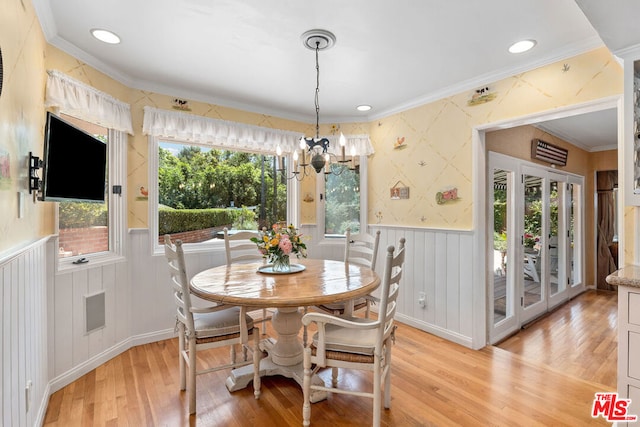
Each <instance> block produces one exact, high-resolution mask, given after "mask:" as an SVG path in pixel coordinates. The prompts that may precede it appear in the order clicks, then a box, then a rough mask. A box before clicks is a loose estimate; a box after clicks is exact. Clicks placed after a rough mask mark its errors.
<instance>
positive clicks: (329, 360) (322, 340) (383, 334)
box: [302, 238, 405, 427]
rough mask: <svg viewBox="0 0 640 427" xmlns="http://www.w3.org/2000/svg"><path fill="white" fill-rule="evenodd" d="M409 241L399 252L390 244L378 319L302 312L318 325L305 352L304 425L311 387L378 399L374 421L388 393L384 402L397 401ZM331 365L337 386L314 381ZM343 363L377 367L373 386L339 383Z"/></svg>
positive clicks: (306, 320) (305, 319) (361, 367)
mask: <svg viewBox="0 0 640 427" xmlns="http://www.w3.org/2000/svg"><path fill="white" fill-rule="evenodd" d="M404 245H405V239H404V238H402V239H400V245H399V249H398V251H397V252H396V251H395V248H394V247H393V246H389V247H388V248H387V256H386V258H385V267H384V274H383V276H382V283H381V297H380V311H379V313H378V318H377V319H376V320H373V319H363V318H357V317H351V318H344V317H338V316H333V315H329V314H325V313H307V314H305V315H304V316H303V317H302V323H303V324H304V325H305V326H307V327H308V326H309V325H310V324H312V323H313V324H315V325H316V326H317V332H316V333H315V334H314V336H313V339H312V342H311V344H310V345H309V346H307V347H306V348H305V349H304V353H303V367H304V377H303V386H302V390H303V406H302V418H303V422H302V425H304V426H308V425H310V422H311V402H310V398H311V390H321V391H326V392H329V393H339V394H351V395H356V396H362V397H369V398H372V399H373V426H374V427H379V426H380V418H381V412H382V403H383V397H384V407H385V408H389V407H390V406H391V345H392V343H393V341H394V340H395V329H396V326H395V324H394V316H395V313H396V300H397V298H398V292H399V290H400V279H401V278H402V269H403V265H404V259H405V247H404ZM313 365H315V367H313V369H312V366H313ZM327 367H330V368H331V369H332V375H331V387H327V386H326V385H313V384H311V376H312V375H314V374H315V373H317V371H318V370H320V369H323V368H327ZM339 368H346V369H359V370H366V371H372V372H373V390H370V391H367V390H357V389H354V387H353V382H351V381H346V380H345V381H344V385H343V386H341V387H338V385H339V382H338V369H339ZM347 383H348V384H347ZM383 394H384V396H383Z"/></svg>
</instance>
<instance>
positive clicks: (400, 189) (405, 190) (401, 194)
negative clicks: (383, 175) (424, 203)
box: [389, 181, 409, 200]
mask: <svg viewBox="0 0 640 427" xmlns="http://www.w3.org/2000/svg"><path fill="white" fill-rule="evenodd" d="M401 184H402V185H401ZM389 193H390V196H391V200H400V199H408V198H409V187H407V186H405V185H404V183H403V182H402V181H398V182H396V185H394V186H393V187H391V188H390V189H389Z"/></svg>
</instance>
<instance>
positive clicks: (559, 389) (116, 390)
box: [44, 291, 616, 427]
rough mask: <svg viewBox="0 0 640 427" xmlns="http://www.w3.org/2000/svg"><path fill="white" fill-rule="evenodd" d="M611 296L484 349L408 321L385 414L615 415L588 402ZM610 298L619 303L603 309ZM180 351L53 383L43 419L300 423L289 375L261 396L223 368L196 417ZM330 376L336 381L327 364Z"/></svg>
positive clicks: (544, 422) (361, 408) (322, 405)
mask: <svg viewBox="0 0 640 427" xmlns="http://www.w3.org/2000/svg"><path fill="white" fill-rule="evenodd" d="M612 295H613V296H612ZM614 296H615V295H614V294H612V293H601V292H596V291H589V292H587V293H585V294H583V295H581V296H579V297H578V298H576V299H575V300H573V301H571V302H569V303H568V304H567V305H565V306H564V307H562V308H561V309H559V310H557V311H555V312H554V313H552V314H551V315H549V316H547V317H545V318H544V319H541V320H539V321H537V322H536V324H535V325H532V326H531V327H529V328H527V329H526V330H524V331H522V332H521V333H520V334H518V335H517V336H514V337H512V338H510V339H509V340H507V341H505V342H503V343H502V344H501V345H500V346H499V347H498V346H487V347H485V348H483V349H481V350H479V351H475V350H470V349H468V348H465V347H462V346H459V345H457V344H454V343H451V342H449V341H446V340H443V339H440V338H437V337H435V336H433V335H430V334H427V333H425V332H422V331H419V330H417V329H414V328H412V327H409V326H407V325H403V324H400V325H399V328H398V330H397V342H396V345H395V346H394V348H393V371H392V404H391V409H390V410H385V411H384V412H383V415H382V424H383V425H384V426H453V425H461V426H488V425H491V426H525V425H526V426H551V425H553V426H562V425H566V426H586V425H602V426H607V425H609V423H607V422H605V421H604V420H603V419H602V418H598V419H593V418H592V417H591V415H590V414H591V405H592V402H593V398H594V393H596V392H598V391H614V390H615V369H616V368H615V366H616V361H615V352H613V353H612V351H611V349H612V348H615V340H616V338H615V335H616V332H615V327H616V326H615V324H616V322H615V314H616V311H615V301H614V302H612V300H615V298H614ZM603 306H609V307H614V308H613V309H612V310H611V309H610V310H604V311H602V310H600V308H601V307H603ZM554 319H555V320H554ZM545 325H546V326H545ZM605 325H608V326H605ZM500 347H503V348H500ZM607 349H608V350H607ZM601 353H602V354H601ZM177 357H178V356H177V340H176V339H172V340H166V341H160V342H156V343H152V344H147V345H143V346H138V347H134V348H132V349H130V350H128V351H126V352H124V353H122V354H121V355H119V356H118V357H116V358H114V359H112V360H110V361H109V362H107V363H105V364H104V365H102V366H100V367H99V368H97V369H96V370H94V371H92V372H90V373H88V374H87V375H85V376H83V377H82V378H80V379H79V380H77V381H75V382H74V383H72V384H70V385H68V386H67V387H65V388H63V389H62V390H59V391H58V392H56V393H54V394H53V395H52V396H51V399H50V402H49V407H48V410H47V414H46V419H45V423H44V425H45V426H65V427H66V426H92V425H93V426H136V427H137V426H183V425H200V426H277V427H281V426H299V425H301V423H302V421H301V420H302V416H301V415H302V392H301V390H300V388H299V387H298V386H297V384H296V383H295V382H293V380H290V379H286V378H282V377H267V378H264V379H263V381H262V395H261V397H260V399H259V400H255V399H254V397H253V392H252V388H251V387H249V388H247V389H245V390H240V391H237V392H234V393H229V392H228V391H227V389H226V388H225V386H224V379H225V377H226V372H217V373H212V374H207V375H202V376H199V377H198V384H197V387H198V398H197V410H198V412H197V414H196V415H195V416H192V417H189V416H188V415H187V402H186V398H185V397H186V396H185V393H184V392H180V391H179V389H178V368H177V366H178V359H177ZM227 357H228V352H227V351H224V350H220V351H218V350H213V351H209V352H205V353H204V357H202V358H200V359H199V361H198V362H199V363H201V364H203V365H206V364H208V363H211V362H212V360H220V359H221V358H227ZM322 376H323V378H324V379H325V381H330V372H322ZM339 381H340V382H341V383H342V384H349V385H358V386H363V385H364V386H370V385H371V379H370V376H369V375H366V374H361V373H350V372H349V373H341V375H340V378H339ZM371 405H372V403H371V400H370V399H367V398H359V397H355V396H345V395H331V396H330V397H329V398H328V399H327V400H326V401H323V402H319V403H316V404H313V405H312V408H311V423H312V425H313V426H337V425H340V426H366V425H370V424H371V408H372V406H371Z"/></svg>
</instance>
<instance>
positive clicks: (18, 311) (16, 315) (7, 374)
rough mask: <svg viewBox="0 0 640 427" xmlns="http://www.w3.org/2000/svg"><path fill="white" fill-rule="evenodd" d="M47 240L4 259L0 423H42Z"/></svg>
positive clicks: (1, 268) (45, 387)
mask: <svg viewBox="0 0 640 427" xmlns="http://www.w3.org/2000/svg"><path fill="white" fill-rule="evenodd" d="M46 244H47V243H46V239H43V240H40V241H37V242H35V243H33V244H31V245H29V246H27V247H25V248H22V249H20V250H17V251H15V252H14V253H12V254H11V255H9V256H8V257H6V258H3V259H1V260H0V299H1V304H0V321H1V326H0V346H1V347H2V352H1V356H0V357H1V360H2V370H1V371H0V379H1V383H2V388H1V389H0V400H1V401H2V402H1V406H0V424H2V425H5V426H33V425H40V424H41V422H42V420H43V419H44V409H43V408H45V407H46V401H47V400H48V398H49V393H48V375H47V330H46V320H47V319H46V315H47V306H46V301H47V299H46V298H47V288H46V283H47V281H46V250H45V247H46Z"/></svg>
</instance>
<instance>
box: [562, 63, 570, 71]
mask: <svg viewBox="0 0 640 427" xmlns="http://www.w3.org/2000/svg"><path fill="white" fill-rule="evenodd" d="M570 69H571V65H569V64H564V65H562V72H563V73H566V72H567V71H569V70H570Z"/></svg>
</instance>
